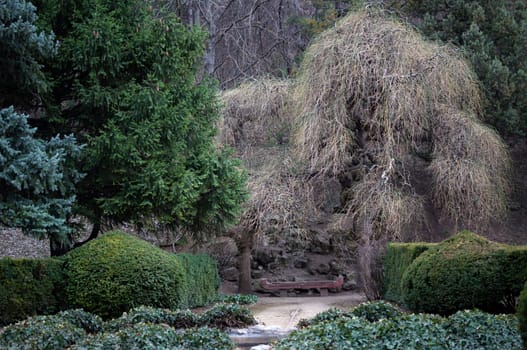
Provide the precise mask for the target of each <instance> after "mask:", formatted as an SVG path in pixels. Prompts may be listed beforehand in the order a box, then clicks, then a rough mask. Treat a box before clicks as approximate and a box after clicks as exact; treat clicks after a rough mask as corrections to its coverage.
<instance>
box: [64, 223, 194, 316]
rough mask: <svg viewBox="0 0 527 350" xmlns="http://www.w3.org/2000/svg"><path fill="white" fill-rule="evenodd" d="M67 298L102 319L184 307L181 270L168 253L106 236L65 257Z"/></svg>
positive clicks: (117, 235) (127, 237) (122, 235)
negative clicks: (141, 308)
mask: <svg viewBox="0 0 527 350" xmlns="http://www.w3.org/2000/svg"><path fill="white" fill-rule="evenodd" d="M64 266H65V271H66V276H67V285H66V298H67V302H68V305H69V306H70V307H73V308H83V309H85V310H87V311H89V312H92V313H95V314H97V315H99V316H101V317H103V318H105V319H108V318H112V317H117V316H119V315H121V314H122V313H123V312H125V311H128V310H129V309H131V308H132V307H134V306H140V305H147V306H154V307H160V308H169V309H176V308H182V307H186V306H187V305H186V303H187V301H188V297H187V295H186V293H189V289H188V285H187V279H186V275H185V269H184V267H183V266H182V264H181V262H180V260H178V259H176V258H175V256H174V255H173V254H170V253H168V252H165V251H163V250H161V249H159V248H157V247H154V246H152V245H151V244H150V243H148V242H145V241H143V240H140V239H138V238H135V237H132V236H130V235H127V234H125V233H122V232H111V233H107V234H105V235H103V236H102V237H100V238H98V239H95V240H92V241H90V242H88V243H86V244H85V245H83V246H81V247H79V248H76V249H74V250H72V251H71V252H69V253H68V254H67V255H66V256H65V265H64Z"/></svg>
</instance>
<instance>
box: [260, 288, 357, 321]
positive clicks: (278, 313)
mask: <svg viewBox="0 0 527 350" xmlns="http://www.w3.org/2000/svg"><path fill="white" fill-rule="evenodd" d="M364 301H366V298H365V297H364V295H363V294H360V293H349V292H345V293H344V292H343V293H338V294H330V295H329V296H327V297H319V296H312V297H283V298H280V297H259V298H258V303H257V304H256V305H253V306H251V307H250V309H251V311H252V312H253V314H254V317H255V318H256V320H258V323H259V324H263V325H266V326H279V327H281V328H282V329H290V328H292V327H295V326H296V324H297V323H298V321H299V320H300V319H302V318H312V317H313V316H315V315H316V314H318V313H320V312H322V311H325V310H328V309H330V308H333V307H339V308H342V309H349V308H350V307H352V306H355V305H358V304H360V303H362V302H364Z"/></svg>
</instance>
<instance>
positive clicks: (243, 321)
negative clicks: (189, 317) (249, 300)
mask: <svg viewBox="0 0 527 350" xmlns="http://www.w3.org/2000/svg"><path fill="white" fill-rule="evenodd" d="M199 322H200V324H201V325H206V326H210V327H217V328H220V329H225V328H239V327H247V326H251V325H254V324H256V320H255V318H254V316H253V315H252V314H251V311H249V309H247V308H245V307H242V306H240V305H237V304H216V305H214V306H213V307H211V308H210V309H209V310H207V311H205V312H204V313H203V314H202V315H201V316H200V318H199Z"/></svg>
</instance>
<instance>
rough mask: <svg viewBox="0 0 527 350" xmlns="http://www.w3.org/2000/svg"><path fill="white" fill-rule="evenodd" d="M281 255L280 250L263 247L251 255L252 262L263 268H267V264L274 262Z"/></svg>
mask: <svg viewBox="0 0 527 350" xmlns="http://www.w3.org/2000/svg"><path fill="white" fill-rule="evenodd" d="M280 255H282V250H281V249H278V248H270V247H265V248H261V249H258V250H256V252H255V254H254V255H253V260H254V261H255V262H256V263H257V264H258V265H262V266H263V267H267V266H268V265H269V264H271V263H273V262H275V261H276V260H277V258H278V257H279V256H280Z"/></svg>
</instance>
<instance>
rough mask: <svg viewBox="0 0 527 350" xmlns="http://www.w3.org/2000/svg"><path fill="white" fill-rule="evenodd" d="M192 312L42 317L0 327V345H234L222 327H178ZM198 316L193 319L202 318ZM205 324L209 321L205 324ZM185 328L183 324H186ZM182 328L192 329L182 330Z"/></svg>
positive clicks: (144, 349)
mask: <svg viewBox="0 0 527 350" xmlns="http://www.w3.org/2000/svg"><path fill="white" fill-rule="evenodd" d="M189 314H191V313H190V311H188V310H187V311H170V310H166V309H154V308H148V307H139V308H136V309H133V310H132V311H131V312H130V313H124V314H123V315H122V316H121V317H120V318H118V319H115V320H112V321H109V322H106V323H104V322H103V321H102V320H101V319H100V318H99V317H98V316H96V315H93V314H90V313H88V312H85V311H83V310H66V311H62V312H60V313H58V314H56V315H51V316H36V317H32V318H29V319H27V320H25V321H21V322H19V323H17V324H14V325H10V326H7V327H6V328H5V329H4V330H0V348H2V349H13V350H14V349H17V350H18V349H27V350H41V349H42V350H59V349H76V350H80V349H85V350H87V349H91V350H103V349H141V350H149V349H152V350H153V349H155V350H164V349H178V350H186V349H202V350H216V349H218V350H223V349H225V350H227V349H233V348H234V343H233V342H232V341H231V340H230V338H229V336H228V335H227V334H226V333H224V332H221V331H220V330H218V329H213V328H208V327H201V328H196V327H195V326H196V325H197V324H198V322H193V324H185V325H178V322H180V321H181V320H182V319H183V318H186V319H188V315H189ZM192 315H193V319H194V320H197V319H198V318H199V317H198V316H197V315H194V314H192ZM202 323H203V322H202ZM181 326H182V327H181ZM177 328H186V329H184V330H182V331H176V329H177Z"/></svg>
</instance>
